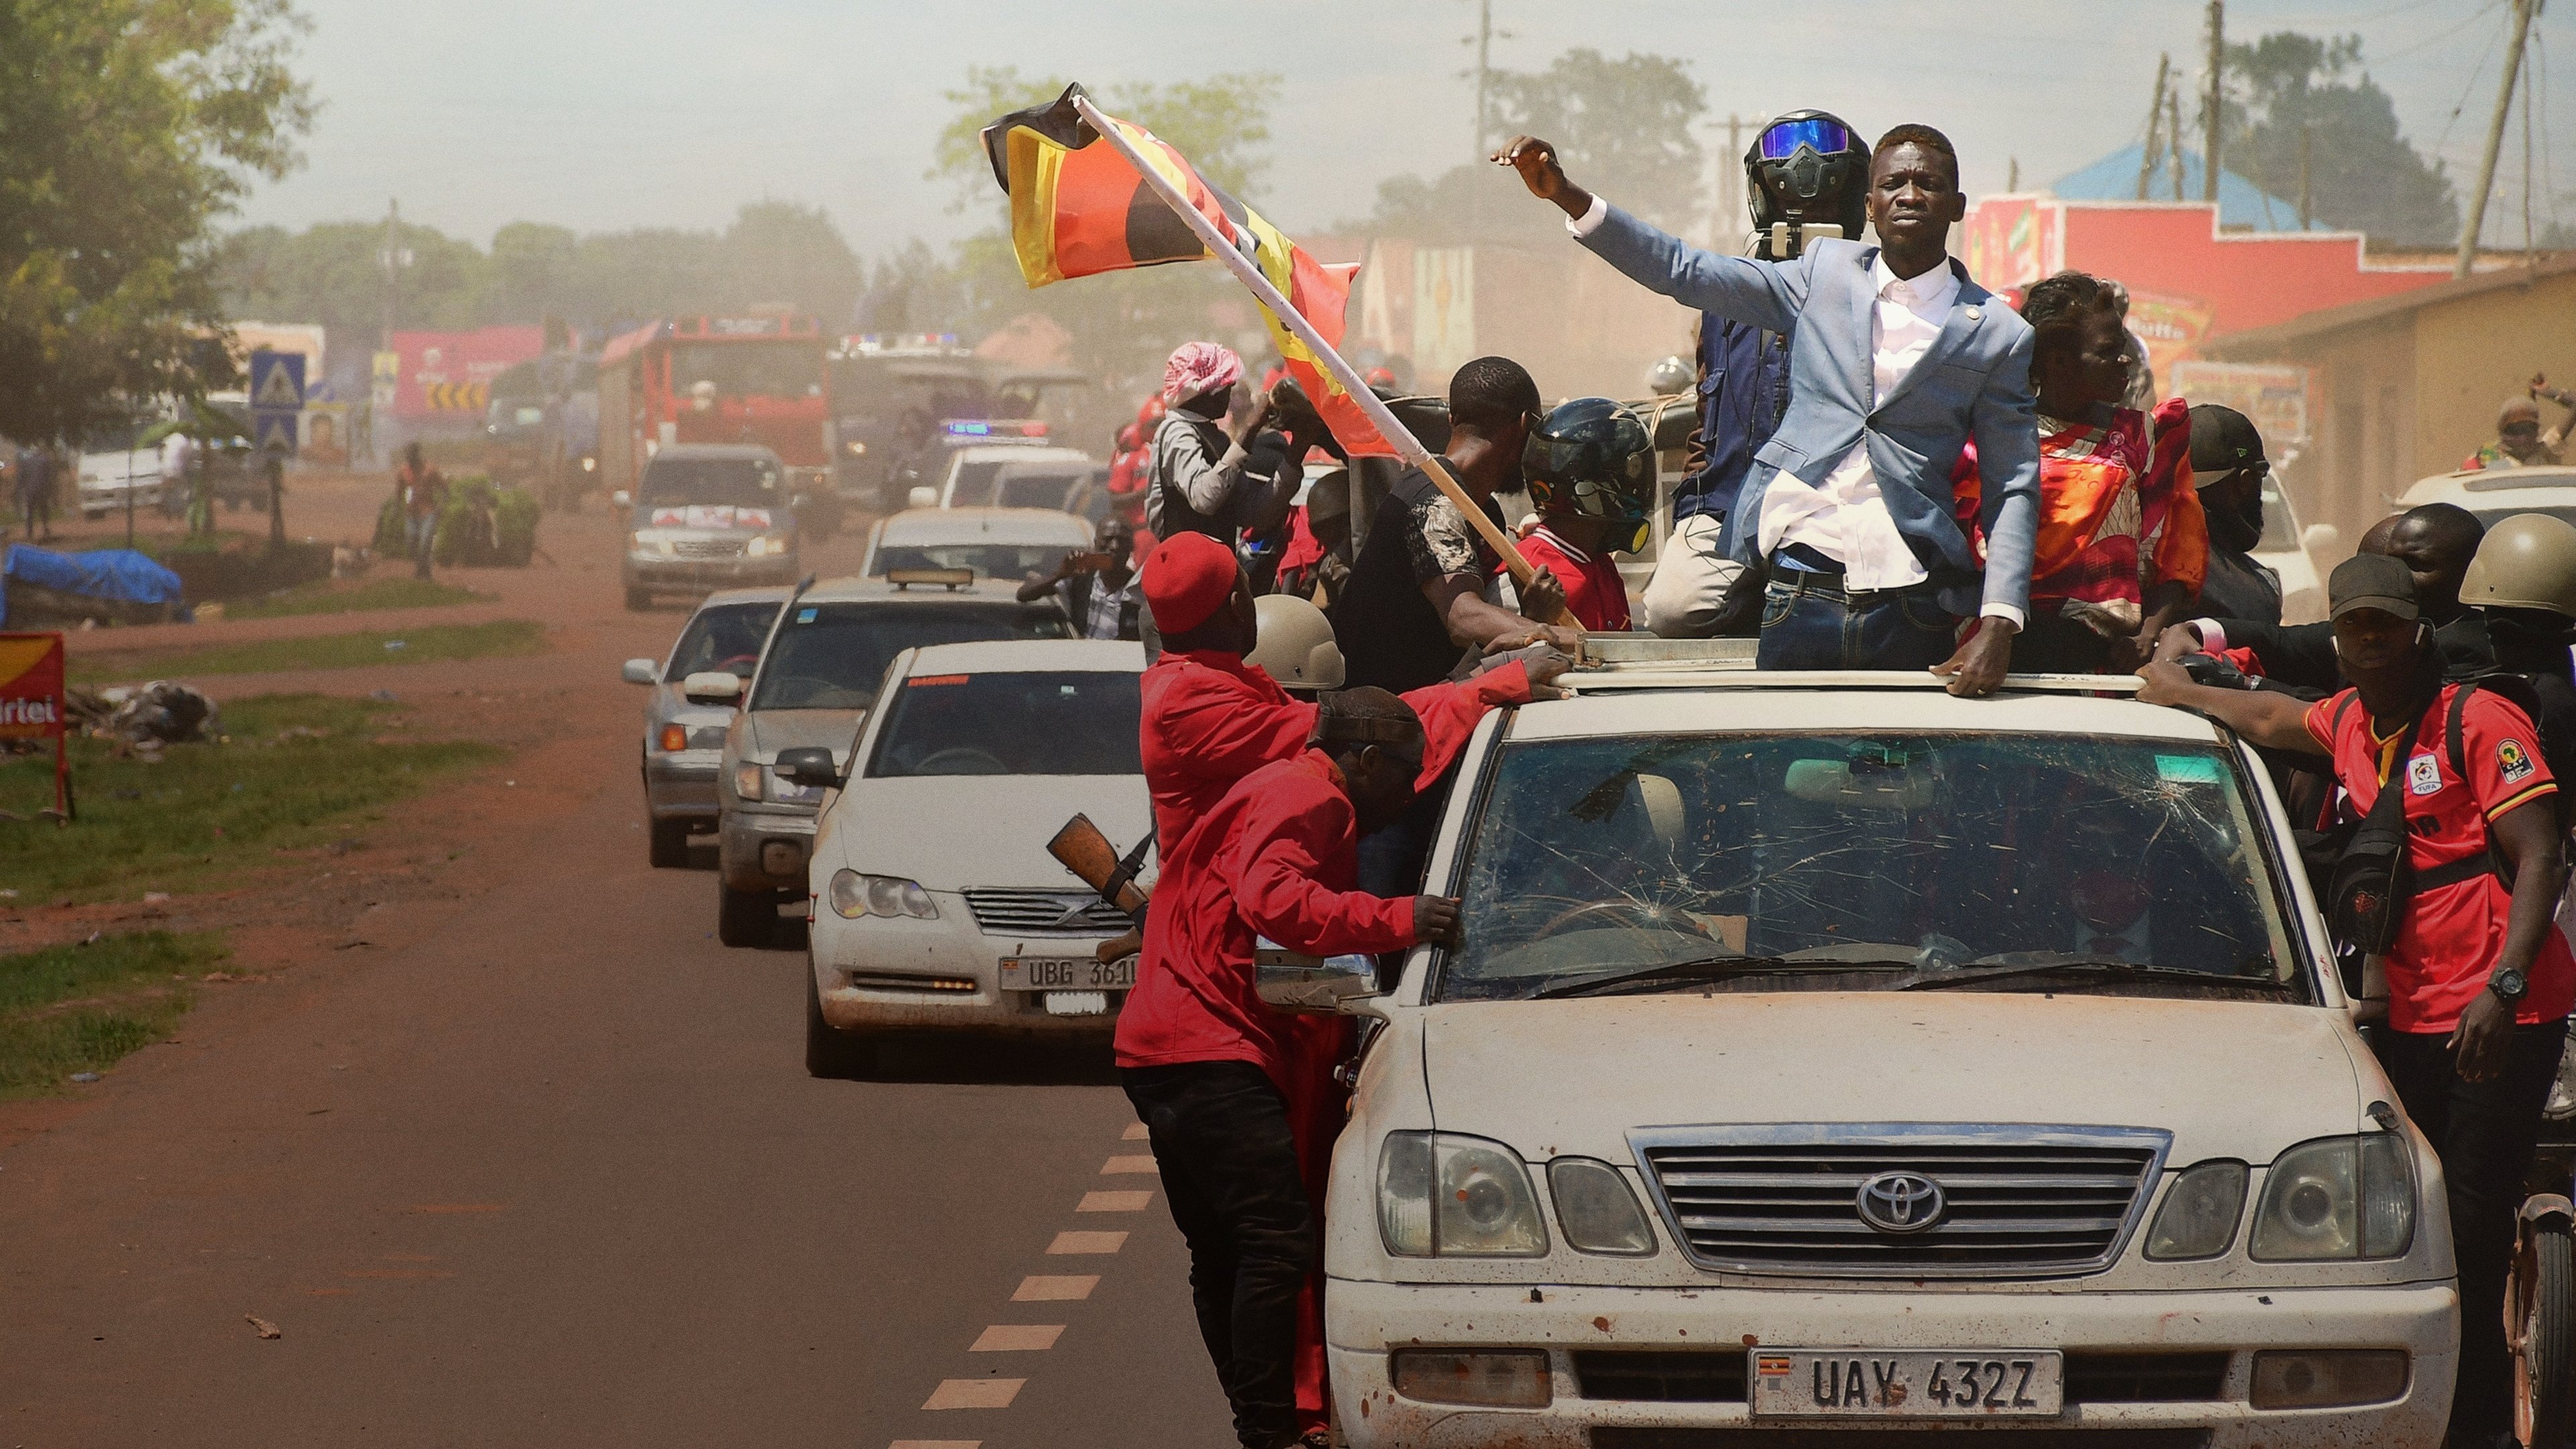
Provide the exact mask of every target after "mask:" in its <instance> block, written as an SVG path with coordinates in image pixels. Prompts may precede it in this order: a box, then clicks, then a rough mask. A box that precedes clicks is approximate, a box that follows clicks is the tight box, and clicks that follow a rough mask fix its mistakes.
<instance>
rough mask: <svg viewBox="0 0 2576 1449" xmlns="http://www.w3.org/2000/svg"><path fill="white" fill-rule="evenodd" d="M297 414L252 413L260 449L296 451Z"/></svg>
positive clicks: (252, 421)
mask: <svg viewBox="0 0 2576 1449" xmlns="http://www.w3.org/2000/svg"><path fill="white" fill-rule="evenodd" d="M296 421H297V419H296V415H295V414H293V413H272V412H257V413H253V414H252V415H251V423H252V430H253V431H254V432H255V433H256V434H257V441H258V443H259V447H260V451H262V452H267V451H269V450H271V449H274V450H276V451H277V452H280V453H292V452H294V451H295V432H296V429H295V424H296Z"/></svg>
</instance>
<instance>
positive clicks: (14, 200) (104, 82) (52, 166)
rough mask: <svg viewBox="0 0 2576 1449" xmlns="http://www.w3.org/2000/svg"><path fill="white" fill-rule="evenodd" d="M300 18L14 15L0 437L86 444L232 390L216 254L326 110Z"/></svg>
mask: <svg viewBox="0 0 2576 1449" xmlns="http://www.w3.org/2000/svg"><path fill="white" fill-rule="evenodd" d="M302 24H303V22H302V21H301V19H300V18H299V17H298V16H297V15H296V14H295V12H294V11H292V10H290V9H289V8H288V7H287V5H286V3H285V0H14V3H12V4H10V5H8V6H7V7H5V8H0V136H5V137H6V138H7V144H5V145H0V376H5V377H7V378H8V379H9V386H8V387H7V388H5V389H0V434H6V435H8V436H10V437H15V438H27V439H36V438H53V437H66V438H79V437H81V436H83V435H85V434H87V433H89V432H91V431H93V430H95V429H96V428H98V427H100V426H103V425H106V424H108V423H110V422H114V421H118V420H120V419H121V418H122V417H124V416H127V415H130V414H131V412H132V411H133V410H134V409H135V408H136V407H137V406H138V405H139V404H140V402H141V401H142V400H144V399H148V398H154V397H160V396H164V395H168V394H180V395H196V394H201V393H203V392H204V391H205V390H206V389H207V388H209V387H211V386H215V385H218V384H220V383H221V382H224V381H228V380H229V373H230V369H231V364H230V363H229V361H228V360H226V358H225V357H224V355H223V350H222V349H220V348H212V347H207V346H205V345H203V339H204V338H205V336H206V335H207V334H208V333H209V332H219V331H220V329H221V311H220V309H219V307H218V306H217V297H216V282H215V262H216V256H215V252H216V248H215V242H214V236H213V231H212V228H213V224H214V223H215V221H216V220H217V219H218V218H219V217H221V216H223V215H226V214H228V213H229V212H231V211H232V210H233V209H234V208H235V207H236V206H237V205H238V203H239V202H240V200H241V198H242V196H243V195H244V194H245V193H246V192H247V190H248V188H249V186H250V184H251V182H252V180H253V179H254V178H257V177H269V178H276V177H280V176H283V175H285V174H286V173H287V172H288V171H289V170H290V169H292V168H293V166H294V165H295V164H296V162H297V160H298V157H297V155H296V152H295V140H296V138H297V137H299V136H301V135H302V134H303V133H304V132H305V130H306V129H307V128H308V127H309V125H310V124H311V120H312V115H313V106H312V102H311V100H310V98H309V97H308V95H307V93H306V91H305V89H304V87H303V85H302V84H301V83H300V82H298V81H297V80H296V79H295V78H294V77H293V75H292V74H290V72H289V71H288V69H287V60H288V56H289V54H290V53H291V50H292V46H293V41H294V37H295V36H296V35H297V34H298V33H299V31H300V30H301V28H302Z"/></svg>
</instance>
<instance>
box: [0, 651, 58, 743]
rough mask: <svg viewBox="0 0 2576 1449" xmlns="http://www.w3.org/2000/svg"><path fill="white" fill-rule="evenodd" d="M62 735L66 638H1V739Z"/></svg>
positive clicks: (39, 738) (28, 738)
mask: <svg viewBox="0 0 2576 1449" xmlns="http://www.w3.org/2000/svg"><path fill="white" fill-rule="evenodd" d="M62 733H63V636H62V635H60V634H0V739H9V740H51V739H60V738H62Z"/></svg>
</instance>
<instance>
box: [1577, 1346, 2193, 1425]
mask: <svg viewBox="0 0 2576 1449" xmlns="http://www.w3.org/2000/svg"><path fill="white" fill-rule="evenodd" d="M1744 1356H1745V1350H1743V1349H1738V1348H1722V1349H1643V1350H1639V1349H1604V1348H1591V1349H1577V1350H1576V1351H1575V1354H1574V1379H1575V1382H1576V1384H1577V1385H1579V1386H1580V1389H1581V1392H1582V1395H1583V1397H1585V1398H1587V1399H1624V1400H1626V1401H1628V1402H1630V1403H1655V1404H1740V1403H1743V1402H1744ZM2226 1386H2227V1352H2226V1350H2224V1349H2219V1350H2213V1351H2207V1352H2200V1353H2133V1352H2126V1351H2098V1350H2089V1349H2070V1350H2068V1351H2067V1354H2066V1402H2068V1403H2070V1404H2177V1403H2204V1402H2209V1401H2213V1400H2216V1399H2218V1398H2219V1397H2220V1395H2221V1394H2223V1393H2224V1392H2225V1391H2226ZM1802 1432H1803V1431H1802ZM1798 1442H1799V1443H1801V1444H1804V1443H1805V1442H1806V1441H1805V1440H1803V1439H1801V1440H1799V1441H1798Z"/></svg>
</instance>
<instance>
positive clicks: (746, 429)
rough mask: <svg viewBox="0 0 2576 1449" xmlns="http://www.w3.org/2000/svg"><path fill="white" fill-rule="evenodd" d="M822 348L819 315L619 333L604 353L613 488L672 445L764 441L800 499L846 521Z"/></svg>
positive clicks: (625, 485) (602, 437)
mask: <svg viewBox="0 0 2576 1449" xmlns="http://www.w3.org/2000/svg"><path fill="white" fill-rule="evenodd" d="M823 349H824V341H823V336H822V334H821V332H820V331H819V330H817V329H816V327H815V325H814V320H813V319H812V318H810V317H790V316H786V315H783V314H779V313H764V314H761V315H758V316H752V317H684V318H681V319H679V320H677V321H668V322H655V323H650V324H648V325H646V326H643V327H639V328H637V329H635V330H634V331H632V332H629V333H626V334H624V335H623V336H619V337H614V338H611V339H610V340H609V342H608V345H607V346H606V347H603V348H602V349H600V354H599V471H600V475H601V477H602V479H603V480H604V482H605V486H606V487H608V488H609V489H610V490H612V491H628V490H632V489H634V488H635V487H637V486H638V485H639V484H640V483H641V482H642V480H643V476H644V472H645V469H646V467H647V465H649V464H650V463H651V462H652V461H653V459H654V457H655V456H656V455H657V454H658V453H660V452H661V450H663V449H665V448H669V447H674V446H677V445H681V444H690V443H724V444H756V445H758V446H760V447H765V448H767V449H769V450H770V451H771V452H772V453H775V454H777V455H778V459H779V462H780V463H781V464H783V465H784V466H785V468H786V470H787V497H788V498H789V499H790V500H791V501H801V502H804V503H806V504H809V505H810V504H813V503H824V504H826V506H825V508H824V509H823V511H824V512H826V513H828V514H831V515H833V516H834V517H837V514H838V500H837V499H835V498H833V497H832V496H831V493H830V481H831V480H830V464H831V449H830V445H829V438H830V433H831V424H832V409H831V403H830V400H829V398H828V397H827V396H826V394H825V391H824V384H825V381H826V379H825V375H824V364H823ZM822 522H823V523H824V526H825V528H826V530H827V531H828V528H829V523H830V520H828V519H826V520H822Z"/></svg>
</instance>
